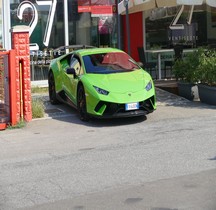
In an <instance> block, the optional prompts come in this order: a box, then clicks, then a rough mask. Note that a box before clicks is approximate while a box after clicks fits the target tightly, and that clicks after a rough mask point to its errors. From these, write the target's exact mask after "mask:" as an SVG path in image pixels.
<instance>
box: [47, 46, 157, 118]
mask: <svg viewBox="0 0 216 210" xmlns="http://www.w3.org/2000/svg"><path fill="white" fill-rule="evenodd" d="M48 83H49V97H50V102H51V103H52V104H57V103H59V102H65V103H67V104H69V105H72V106H73V107H75V108H76V109H77V110H78V113H79V116H80V119H81V120H84V121H87V120H88V119H89V118H90V117H91V116H93V117H98V118H117V117H118V118H120V117H133V116H141V115H146V114H148V113H151V112H153V111H154V110H155V109H156V96H155V88H154V83H153V81H152V78H151V76H150V75H149V74H148V73H147V72H146V71H145V70H143V69H142V68H141V66H140V65H139V64H138V63H137V62H135V61H134V60H133V59H132V58H131V57H130V56H129V55H128V54H127V53H125V52H123V51H121V50H119V49H115V48H89V49H87V48H86V49H78V50H74V51H72V52H70V53H67V54H64V55H62V56H60V57H58V58H55V59H53V60H52V62H51V64H50V69H49V74H48Z"/></svg>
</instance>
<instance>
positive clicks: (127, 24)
mask: <svg viewBox="0 0 216 210" xmlns="http://www.w3.org/2000/svg"><path fill="white" fill-rule="evenodd" d="M124 1H125V9H126V28H127V45H128V54H129V55H131V49H130V21H129V12H128V1H129V0H124Z"/></svg>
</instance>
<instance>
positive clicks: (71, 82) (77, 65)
mask: <svg viewBox="0 0 216 210" xmlns="http://www.w3.org/2000/svg"><path fill="white" fill-rule="evenodd" d="M69 68H73V69H74V70H75V72H76V74H75V75H74V74H68V73H67V68H66V69H65V71H64V76H63V77H64V78H63V83H64V91H65V93H66V95H67V96H68V97H69V99H70V100H71V101H72V102H73V103H74V104H76V91H77V84H78V78H79V75H80V69H81V62H80V60H79V58H78V56H76V55H74V54H72V55H71V58H70V64H69Z"/></svg>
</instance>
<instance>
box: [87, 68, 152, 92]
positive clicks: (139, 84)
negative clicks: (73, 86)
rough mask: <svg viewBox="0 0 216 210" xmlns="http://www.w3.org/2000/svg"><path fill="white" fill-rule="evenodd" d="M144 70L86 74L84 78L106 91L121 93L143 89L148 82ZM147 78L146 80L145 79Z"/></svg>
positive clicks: (147, 77)
mask: <svg viewBox="0 0 216 210" xmlns="http://www.w3.org/2000/svg"><path fill="white" fill-rule="evenodd" d="M147 75H148V74H147V73H145V71H144V70H135V71H132V72H122V73H112V74H88V75H86V79H87V80H88V82H89V83H90V84H92V85H94V86H97V87H99V88H102V89H105V90H107V91H111V92H116V93H123V92H128V91H130V92H136V91H139V90H143V89H144V87H145V85H146V83H147V82H149V80H150V79H149V76H147ZM146 79H147V80H146Z"/></svg>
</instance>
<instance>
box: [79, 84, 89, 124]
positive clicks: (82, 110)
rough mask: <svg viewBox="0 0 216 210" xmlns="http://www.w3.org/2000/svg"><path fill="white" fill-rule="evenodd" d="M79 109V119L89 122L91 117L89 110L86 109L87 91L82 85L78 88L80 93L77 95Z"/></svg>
mask: <svg viewBox="0 0 216 210" xmlns="http://www.w3.org/2000/svg"><path fill="white" fill-rule="evenodd" d="M77 109H78V112H79V117H80V119H81V120H82V121H88V120H89V116H88V114H87V109H86V97H85V90H84V87H83V86H82V85H80V86H79V88H78V93H77Z"/></svg>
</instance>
